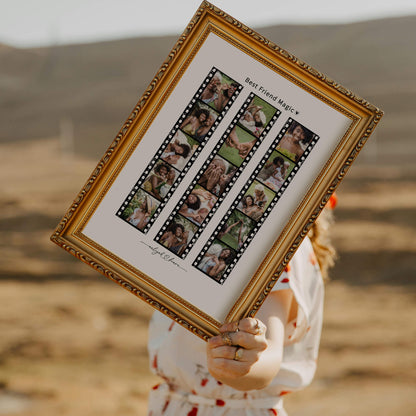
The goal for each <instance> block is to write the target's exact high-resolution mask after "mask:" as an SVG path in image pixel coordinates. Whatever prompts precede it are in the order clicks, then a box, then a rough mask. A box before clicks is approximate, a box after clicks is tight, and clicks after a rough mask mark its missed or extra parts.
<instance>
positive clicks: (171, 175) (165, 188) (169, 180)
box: [159, 168, 176, 199]
mask: <svg viewBox="0 0 416 416" xmlns="http://www.w3.org/2000/svg"><path fill="white" fill-rule="evenodd" d="M175 180H176V172H175V169H173V168H172V169H170V170H169V172H168V174H167V176H166V181H165V182H164V183H163V184H162V186H161V187H160V188H159V193H160V196H161V197H162V199H163V198H165V196H166V195H167V193H168V192H169V190H170V188H171V187H172V185H173V184H174V182H175Z"/></svg>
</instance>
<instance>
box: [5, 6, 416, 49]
mask: <svg viewBox="0 0 416 416" xmlns="http://www.w3.org/2000/svg"><path fill="white" fill-rule="evenodd" d="M201 1H202V0H196V1H195V0H159V1H152V0H0V11H1V13H0V43H5V44H8V45H10V46H15V47H34V46H51V45H63V44H68V43H86V42H96V41H102V40H111V39H121V38H126V37H136V36H158V35H166V34H180V33H181V32H182V31H183V30H184V29H185V27H186V26H187V24H188V22H189V21H190V19H191V18H192V16H193V15H194V13H195V11H196V10H197V8H198V7H199V5H200V4H201ZM211 3H213V4H215V5H216V6H217V7H219V8H220V9H222V10H224V11H225V12H226V13H228V14H230V15H231V16H233V17H234V18H236V19H238V20H240V21H241V22H243V23H245V24H246V25H248V26H251V27H256V28H259V27H262V26H268V25H273V24H291V23H300V24H331V23H349V22H355V21H363V20H372V19H379V18H384V17H393V16H404V15H416V0H388V1H387V0H378V1H371V0H368V1H365V0H342V1H339V0H338V1H337V0H318V1H311V0H212V1H211Z"/></svg>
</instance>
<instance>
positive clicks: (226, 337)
mask: <svg viewBox="0 0 416 416" xmlns="http://www.w3.org/2000/svg"><path fill="white" fill-rule="evenodd" d="M221 338H222V341H223V342H224V344H225V345H228V346H232V345H233V340H232V339H231V336H230V333H229V332H223V333H222V334H221Z"/></svg>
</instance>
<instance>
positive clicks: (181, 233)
mask: <svg viewBox="0 0 416 416" xmlns="http://www.w3.org/2000/svg"><path fill="white" fill-rule="evenodd" d="M196 230H197V226H196V225H195V224H193V223H192V222H191V221H189V220H188V219H186V218H184V217H182V216H181V215H176V216H175V217H174V218H173V220H172V221H171V222H170V224H169V225H168V226H167V227H166V229H165V231H164V232H163V234H162V235H161V237H160V239H159V240H158V242H159V243H160V244H161V245H162V246H163V247H165V248H167V249H168V250H169V251H170V252H172V253H173V254H176V255H178V256H181V255H182V253H183V252H184V251H185V249H186V247H187V245H188V243H189V242H190V241H191V240H192V237H193V235H194V234H195V232H196Z"/></svg>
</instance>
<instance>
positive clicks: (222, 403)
mask: <svg viewBox="0 0 416 416" xmlns="http://www.w3.org/2000/svg"><path fill="white" fill-rule="evenodd" d="M215 404H216V405H217V406H220V407H222V406H225V401H224V400H221V399H217V400H216V401H215Z"/></svg>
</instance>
